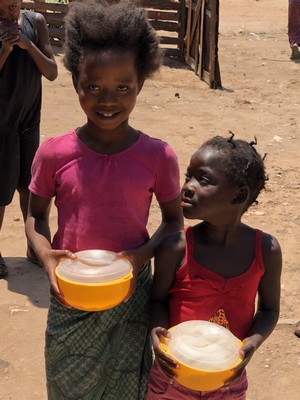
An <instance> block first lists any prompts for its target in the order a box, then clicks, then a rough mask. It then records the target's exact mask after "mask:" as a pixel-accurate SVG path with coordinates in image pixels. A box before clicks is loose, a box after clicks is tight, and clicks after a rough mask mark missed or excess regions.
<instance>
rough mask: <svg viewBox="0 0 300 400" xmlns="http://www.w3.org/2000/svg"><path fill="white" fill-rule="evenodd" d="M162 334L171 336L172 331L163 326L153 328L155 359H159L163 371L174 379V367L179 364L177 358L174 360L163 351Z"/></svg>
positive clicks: (152, 337) (176, 367) (152, 338)
mask: <svg viewBox="0 0 300 400" xmlns="http://www.w3.org/2000/svg"><path fill="white" fill-rule="evenodd" d="M162 336H164V337H166V338H170V337H171V333H170V332H169V331H168V330H167V329H166V328H163V327H161V326H158V327H156V328H153V329H152V331H151V340H152V344H153V350H154V353H155V359H156V360H157V361H158V363H159V365H160V367H161V369H162V371H163V372H164V373H165V374H166V375H167V377H168V378H170V379H174V378H176V374H175V373H174V371H173V370H172V368H173V369H174V368H175V369H178V368H179V365H178V364H177V362H176V360H174V359H173V358H171V357H170V356H168V355H167V354H166V353H164V352H163V351H162V349H161V347H160V338H161V337H162Z"/></svg>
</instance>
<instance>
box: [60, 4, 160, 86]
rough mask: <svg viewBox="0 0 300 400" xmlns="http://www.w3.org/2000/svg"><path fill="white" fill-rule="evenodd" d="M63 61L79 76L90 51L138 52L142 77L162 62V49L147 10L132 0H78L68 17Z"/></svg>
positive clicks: (150, 72)
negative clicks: (83, 61)
mask: <svg viewBox="0 0 300 400" xmlns="http://www.w3.org/2000/svg"><path fill="white" fill-rule="evenodd" d="M65 29H66V39H65V44H64V59H63V61H64V65H65V67H66V68H67V69H68V70H69V71H70V72H71V73H72V75H74V76H78V74H79V71H80V67H81V63H82V60H83V56H84V55H85V54H86V53H88V52H91V51H92V52H94V51H102V50H107V49H116V50H122V51H123V50H124V51H132V52H133V53H134V54H135V61H136V68H137V74H138V77H139V79H141V80H144V79H146V78H148V77H150V76H151V75H152V74H153V73H154V72H155V71H156V70H158V68H159V67H160V65H161V62H162V56H163V53H162V49H161V48H160V47H159V40H158V37H157V35H156V32H155V30H154V28H153V27H152V26H151V25H150V23H149V21H148V19H147V15H146V12H145V10H144V9H143V8H140V7H138V6H136V4H135V2H134V1H132V0H113V1H112V0H77V1H74V2H72V3H70V4H69V11H68V13H67V15H66V17H65Z"/></svg>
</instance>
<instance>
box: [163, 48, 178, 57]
mask: <svg viewBox="0 0 300 400" xmlns="http://www.w3.org/2000/svg"><path fill="white" fill-rule="evenodd" d="M164 52H165V55H166V56H169V57H174V58H178V56H179V50H178V49H168V48H166V49H164Z"/></svg>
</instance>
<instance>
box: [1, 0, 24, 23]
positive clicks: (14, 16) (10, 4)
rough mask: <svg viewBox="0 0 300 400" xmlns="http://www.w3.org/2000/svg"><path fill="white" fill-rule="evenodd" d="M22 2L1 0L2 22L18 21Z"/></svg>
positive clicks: (19, 0)
mask: <svg viewBox="0 0 300 400" xmlns="http://www.w3.org/2000/svg"><path fill="white" fill-rule="evenodd" d="M21 4H22V1H21V0H0V23H1V22H14V23H15V22H17V21H18V17H19V14H20V11H21Z"/></svg>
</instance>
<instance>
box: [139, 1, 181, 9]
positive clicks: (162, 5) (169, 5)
mask: <svg viewBox="0 0 300 400" xmlns="http://www.w3.org/2000/svg"><path fill="white" fill-rule="evenodd" d="M138 4H139V6H141V7H143V8H145V9H147V8H152V9H153V8H154V9H157V10H179V7H180V0H140V1H139V3H138Z"/></svg>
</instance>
